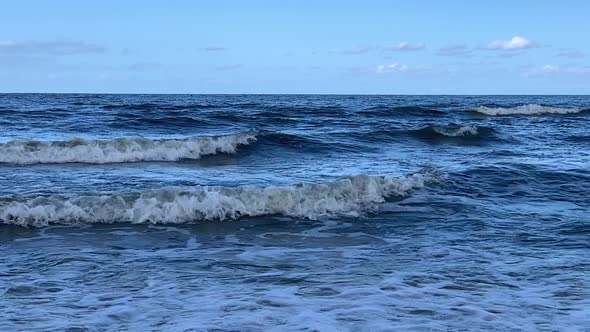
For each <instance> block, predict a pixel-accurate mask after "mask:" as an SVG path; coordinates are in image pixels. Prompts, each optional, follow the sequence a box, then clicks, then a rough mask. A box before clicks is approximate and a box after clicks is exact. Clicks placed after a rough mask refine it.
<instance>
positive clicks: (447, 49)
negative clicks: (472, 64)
mask: <svg viewBox="0 0 590 332" xmlns="http://www.w3.org/2000/svg"><path fill="white" fill-rule="evenodd" d="M471 52H472V51H471V50H470V49H469V48H468V47H467V45H465V44H453V45H447V46H444V47H441V48H440V49H439V50H438V52H437V53H436V54H437V55H440V56H467V55H470V54H471Z"/></svg>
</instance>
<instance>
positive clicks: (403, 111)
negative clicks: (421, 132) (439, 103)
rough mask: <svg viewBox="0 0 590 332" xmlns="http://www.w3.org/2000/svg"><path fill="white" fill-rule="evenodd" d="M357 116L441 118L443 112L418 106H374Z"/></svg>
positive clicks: (361, 111) (359, 112) (358, 112)
mask: <svg viewBox="0 0 590 332" xmlns="http://www.w3.org/2000/svg"><path fill="white" fill-rule="evenodd" d="M357 114H361V115H368V116H392V115H393V116H404V115H410V116H425V115H428V116H442V115H444V114H445V112H443V111H439V110H436V109H432V108H427V107H420V106H395V107H391V106H375V107H370V108H366V109H363V110H360V111H357Z"/></svg>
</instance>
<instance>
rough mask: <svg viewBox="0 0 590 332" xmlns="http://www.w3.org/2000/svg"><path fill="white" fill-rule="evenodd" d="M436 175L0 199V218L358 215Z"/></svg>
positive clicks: (24, 222)
mask: <svg viewBox="0 0 590 332" xmlns="http://www.w3.org/2000/svg"><path fill="white" fill-rule="evenodd" d="M435 179H436V175H435V174H434V173H433V172H429V171H422V172H419V173H415V174H411V175H408V176H403V177H391V176H368V175H357V176H349V177H343V178H340V179H338V180H336V181H333V182H326V183H301V184H297V185H291V186H269V187H254V186H239V187H207V186H197V187H193V188H190V189H186V190H182V189H175V188H170V189H160V190H154V191H147V192H140V193H112V194H102V195H89V196H77V197H64V196H59V195H54V196H39V197H34V198H29V199H8V200H5V201H3V202H2V201H0V222H2V223H4V224H14V225H20V226H36V227H40V226H46V225H49V224H55V223H59V224H72V223H114V222H130V223H185V222H193V221H201V220H228V219H230V220H231V219H238V218H240V217H246V216H250V217H255V216H265V215H280V216H287V217H295V218H307V219H318V218H320V217H324V216H334V215H348V216H359V215H360V214H362V213H364V212H368V211H371V210H372V209H375V208H377V207H378V204H379V203H383V202H385V201H386V199H388V198H390V197H404V196H407V195H408V194H410V193H411V191H412V190H414V189H418V188H421V187H423V186H424V185H425V183H427V182H428V181H432V180H435Z"/></svg>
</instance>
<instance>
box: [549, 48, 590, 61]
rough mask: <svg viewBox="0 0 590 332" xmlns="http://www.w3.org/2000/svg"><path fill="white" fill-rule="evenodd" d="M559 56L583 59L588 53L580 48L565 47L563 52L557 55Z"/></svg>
mask: <svg viewBox="0 0 590 332" xmlns="http://www.w3.org/2000/svg"><path fill="white" fill-rule="evenodd" d="M555 56H556V57H558V58H568V59H581V58H585V57H586V56H587V55H586V53H584V52H582V51H578V50H572V49H563V50H561V52H559V53H557V54H556V55H555Z"/></svg>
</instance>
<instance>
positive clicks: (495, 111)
mask: <svg viewBox="0 0 590 332" xmlns="http://www.w3.org/2000/svg"><path fill="white" fill-rule="evenodd" d="M474 110H475V111H476V112H479V113H483V114H486V115H537V114H572V113H579V112H581V111H583V109H580V108H562V107H551V106H542V105H537V104H528V105H521V106H516V107H486V106H480V107H478V108H476V109H474Z"/></svg>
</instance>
